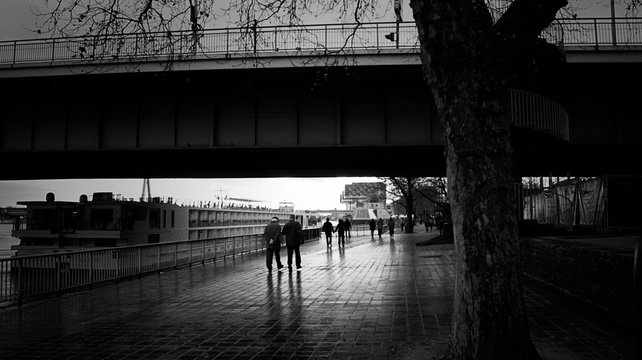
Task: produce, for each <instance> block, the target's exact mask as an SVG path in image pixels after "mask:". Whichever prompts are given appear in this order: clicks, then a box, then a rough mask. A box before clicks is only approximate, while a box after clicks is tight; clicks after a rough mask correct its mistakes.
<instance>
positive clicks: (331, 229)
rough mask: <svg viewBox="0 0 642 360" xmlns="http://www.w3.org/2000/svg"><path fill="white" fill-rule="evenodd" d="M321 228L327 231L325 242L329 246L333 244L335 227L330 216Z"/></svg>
mask: <svg viewBox="0 0 642 360" xmlns="http://www.w3.org/2000/svg"><path fill="white" fill-rule="evenodd" d="M321 230H323V232H324V233H325V243H326V245H328V246H332V233H333V232H334V227H333V226H332V223H331V222H330V218H326V219H325V222H324V223H323V226H322V227H321Z"/></svg>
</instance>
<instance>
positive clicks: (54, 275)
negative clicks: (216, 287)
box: [0, 228, 319, 304]
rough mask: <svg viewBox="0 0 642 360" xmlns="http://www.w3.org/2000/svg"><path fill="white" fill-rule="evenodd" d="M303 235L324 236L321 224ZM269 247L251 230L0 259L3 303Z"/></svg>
mask: <svg viewBox="0 0 642 360" xmlns="http://www.w3.org/2000/svg"><path fill="white" fill-rule="evenodd" d="M303 233H304V239H305V240H309V239H315V238H319V229H318V228H311V229H310V228H308V229H304V230H303ZM264 249H265V246H264V241H263V239H262V235H261V234H252V235H239V236H232V237H222V238H216V239H203V240H192V241H177V242H164V243H157V244H147V245H135V246H126V247H118V248H107V249H97V250H96V249H94V250H81V251H72V252H60V253H56V254H41V255H33V256H19V257H11V258H6V259H0V304H5V303H8V304H15V303H18V304H21V303H22V302H24V301H26V300H29V299H32V298H35V297H37V296H41V295H47V294H55V293H62V292H64V291H68V290H71V289H75V288H79V287H83V286H89V285H92V284H96V283H99V282H104V281H110V280H117V279H122V278H128V277H132V276H137V275H142V274H146V273H152V272H156V271H160V270H164V269H170V268H176V267H179V266H185V265H191V264H194V263H203V264H204V263H205V262H206V261H215V260H217V259H221V258H226V257H228V256H232V257H234V256H236V255H240V254H244V253H250V252H258V251H262V250H264ZM63 250H64V249H63Z"/></svg>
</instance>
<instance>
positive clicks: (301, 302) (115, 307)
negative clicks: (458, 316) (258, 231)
mask: <svg viewBox="0 0 642 360" xmlns="http://www.w3.org/2000/svg"><path fill="white" fill-rule="evenodd" d="M415 231H416V233H415V234H397V235H396V236H395V239H394V241H391V240H390V238H389V236H388V235H387V234H385V235H384V236H383V239H381V240H379V239H375V240H372V239H371V238H370V235H369V234H368V235H366V236H353V237H352V238H351V239H350V240H349V241H348V242H347V243H346V246H345V250H344V249H341V250H339V248H338V247H337V245H336V239H334V242H333V248H332V250H328V249H327V247H326V245H325V240H322V239H320V240H312V241H309V242H306V244H304V245H303V246H302V259H303V261H302V265H303V268H302V269H301V271H293V272H291V273H290V272H288V271H287V266H286V270H285V271H276V270H275V271H273V272H272V273H271V274H270V273H268V272H267V269H266V267H265V254H264V253H253V254H249V255H243V256H237V257H236V258H228V259H226V260H221V261H217V262H214V263H212V262H210V263H206V264H205V265H203V266H194V267H189V268H180V269H176V270H171V271H166V272H163V273H160V274H156V275H149V276H144V277H141V278H136V279H131V280H125V281H121V282H118V283H107V284H104V285H101V286H96V287H94V288H93V289H87V290H81V291H76V292H73V293H68V294H63V295H62V296H60V297H54V298H48V299H43V300H39V301H35V302H31V303H26V304H24V305H23V306H21V307H18V306H9V307H5V308H2V309H0V359H3V360H5V359H69V360H71V359H84V360H88V359H432V358H438V357H439V355H440V353H441V351H442V350H443V349H444V346H445V344H446V341H447V337H448V334H449V331H450V315H451V308H452V297H453V281H454V266H453V250H452V244H441V245H432V246H416V245H415V243H416V242H417V241H421V240H426V239H428V238H430V237H432V236H436V235H437V234H438V233H437V232H436V231H433V232H430V233H426V232H424V229H423V227H421V228H420V227H417V228H416V229H415ZM376 237H377V236H376V235H375V238H376ZM286 253H287V252H286V251H281V258H282V259H287V256H284V255H285V254H286ZM284 262H285V261H284ZM525 297H526V306H527V312H528V315H529V318H530V324H531V332H532V337H533V341H534V342H535V344H536V346H537V347H538V349H539V350H540V353H541V354H542V356H543V358H544V359H560V360H575V359H633V356H634V354H633V351H634V349H633V334H632V331H631V329H630V328H629V327H628V326H626V325H623V324H621V323H618V322H617V321H616V320H612V319H609V318H605V317H599V316H596V314H595V313H589V312H584V311H583V310H582V307H581V306H575V305H576V304H573V303H572V302H570V300H569V299H567V298H562V297H559V296H557V295H555V294H553V293H550V292H548V291H546V290H544V289H541V288H536V287H535V285H529V284H527V286H526V288H525Z"/></svg>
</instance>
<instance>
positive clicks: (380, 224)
mask: <svg viewBox="0 0 642 360" xmlns="http://www.w3.org/2000/svg"><path fill="white" fill-rule="evenodd" d="M377 233H378V234H379V239H381V234H383V219H382V218H379V220H377Z"/></svg>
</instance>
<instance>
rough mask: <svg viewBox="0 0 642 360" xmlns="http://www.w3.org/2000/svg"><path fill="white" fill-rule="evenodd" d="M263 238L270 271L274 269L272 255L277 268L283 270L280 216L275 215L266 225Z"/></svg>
mask: <svg viewBox="0 0 642 360" xmlns="http://www.w3.org/2000/svg"><path fill="white" fill-rule="evenodd" d="M263 239H264V240H265V242H266V250H265V253H266V259H265V260H266V265H267V268H268V271H272V256H274V259H275V260H276V266H277V269H279V270H281V269H282V268H283V264H282V263H281V255H280V254H279V253H280V251H281V225H279V218H278V217H276V216H274V217H272V221H270V223H269V224H267V225H266V226H265V230H263Z"/></svg>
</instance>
